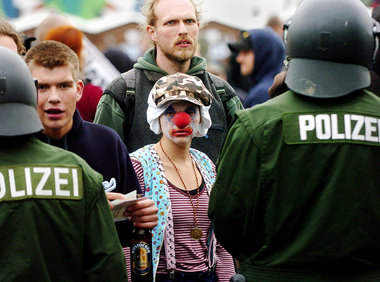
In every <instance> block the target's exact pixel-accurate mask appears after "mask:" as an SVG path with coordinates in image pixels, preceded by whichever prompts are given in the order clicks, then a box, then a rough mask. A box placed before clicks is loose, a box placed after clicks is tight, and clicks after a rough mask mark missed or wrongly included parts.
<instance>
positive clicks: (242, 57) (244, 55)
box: [236, 50, 255, 76]
mask: <svg viewBox="0 0 380 282" xmlns="http://www.w3.org/2000/svg"><path fill="white" fill-rule="evenodd" d="M236 62H238V63H239V64H240V73H241V75H244V76H247V75H250V74H251V73H253V70H254V67H255V53H254V52H253V50H241V51H240V52H239V55H238V56H237V57H236Z"/></svg>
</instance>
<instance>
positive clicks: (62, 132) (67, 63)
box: [25, 40, 157, 245]
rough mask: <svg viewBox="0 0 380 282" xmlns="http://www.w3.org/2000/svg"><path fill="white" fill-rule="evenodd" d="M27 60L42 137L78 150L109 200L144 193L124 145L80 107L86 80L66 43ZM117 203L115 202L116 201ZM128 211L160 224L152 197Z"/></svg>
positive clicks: (36, 50)
mask: <svg viewBox="0 0 380 282" xmlns="http://www.w3.org/2000/svg"><path fill="white" fill-rule="evenodd" d="M25 61H26V63H27V65H28V67H29V69H30V71H31V73H32V75H33V77H34V78H35V79H37V88H38V107H37V111H38V114H39V116H40V119H41V121H42V124H43V126H44V129H43V131H42V132H40V133H38V134H37V137H38V138H39V139H40V140H41V141H43V142H45V143H49V144H52V145H54V146H57V147H60V148H63V149H65V150H68V151H71V152H73V153H76V154H78V155H79V156H81V157H82V158H83V159H85V160H86V161H87V163H88V164H89V165H90V166H91V167H92V168H93V169H94V170H96V171H98V172H99V173H101V174H102V175H103V177H104V186H105V188H106V189H107V190H110V191H113V192H112V193H107V197H108V198H109V199H110V200H113V199H121V198H123V194H126V193H128V192H131V191H133V190H136V191H137V193H140V192H141V189H140V186H139V183H138V182H137V178H136V174H135V172H134V169H133V167H132V164H131V160H130V158H129V154H128V150H127V148H126V147H125V144H124V143H123V141H122V140H121V139H120V137H119V136H118V135H117V133H116V132H115V131H113V130H112V129H110V128H108V127H106V126H102V125H98V124H93V123H90V122H86V121H83V120H82V118H81V117H80V114H79V112H78V111H77V110H76V109H75V105H76V102H77V101H78V100H79V99H80V98H81V95H82V91H83V82H82V81H81V80H80V78H79V61H78V57H77V56H76V54H75V53H74V52H73V51H72V50H71V49H70V48H69V47H68V46H67V45H65V44H63V43H60V42H57V41H52V40H47V41H42V42H41V43H39V44H37V45H36V46H34V47H32V48H31V49H30V50H29V51H28V52H27V53H26V55H25ZM111 207H112V205H111ZM128 214H129V216H132V221H133V224H134V225H136V226H137V227H141V228H144V227H147V228H151V227H153V226H155V224H156V223H157V209H156V207H155V206H154V202H153V201H152V200H148V199H147V200H143V201H140V202H138V203H137V204H136V205H135V206H131V207H129V210H128ZM123 226H125V228H127V229H128V230H122V228H120V232H123V234H122V235H120V237H121V240H122V242H123V243H122V244H123V245H126V244H127V243H124V242H127V241H128V235H129V234H130V231H131V230H129V229H131V228H132V226H129V225H124V224H123Z"/></svg>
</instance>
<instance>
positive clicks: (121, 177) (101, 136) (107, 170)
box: [37, 110, 141, 194]
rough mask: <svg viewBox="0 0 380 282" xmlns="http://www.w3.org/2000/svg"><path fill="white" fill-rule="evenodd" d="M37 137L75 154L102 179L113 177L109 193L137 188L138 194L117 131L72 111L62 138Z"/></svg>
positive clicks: (139, 191)
mask: <svg viewBox="0 0 380 282" xmlns="http://www.w3.org/2000/svg"><path fill="white" fill-rule="evenodd" d="M37 138H38V139H40V140H41V141H43V142H45V143H48V144H51V145H54V146H57V147H60V148H63V149H65V150H67V151H70V152H73V153H75V154H77V155H79V156H80V157H82V158H83V159H84V160H85V161H86V162H87V163H88V164H89V165H90V166H91V168H93V169H94V170H96V171H97V172H99V173H100V174H102V175H103V177H104V180H105V181H110V180H111V179H112V178H114V179H115V180H116V189H115V190H114V191H113V192H119V193H123V194H126V193H128V192H130V191H133V190H137V193H141V188H140V185H139V184H138V180H137V177H136V174H135V171H134V169H133V166H132V163H131V160H130V158H129V153H128V150H127V148H126V146H125V144H124V143H123V141H122V140H121V139H120V137H119V136H118V135H117V133H116V132H115V131H114V130H112V129H110V128H108V127H106V126H104V125H99V124H93V123H90V122H87V121H84V120H83V119H82V118H81V116H80V114H79V112H78V110H76V111H75V113H74V123H73V127H72V129H71V130H70V131H69V133H68V134H66V136H64V138H62V139H61V140H59V141H55V140H52V139H50V138H49V137H48V136H46V135H45V134H43V133H38V134H37Z"/></svg>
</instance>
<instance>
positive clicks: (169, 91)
mask: <svg viewBox="0 0 380 282" xmlns="http://www.w3.org/2000/svg"><path fill="white" fill-rule="evenodd" d="M151 95H153V97H152V98H153V101H154V103H155V104H156V106H157V107H162V106H163V105H165V104H167V103H168V102H170V101H179V100H182V101H188V102H191V103H193V104H196V105H199V106H209V105H210V104H211V99H212V95H211V94H210V92H209V91H208V90H207V88H206V87H205V86H204V84H203V82H202V80H200V79H199V78H198V77H195V76H191V75H187V74H184V73H179V72H177V73H176V74H173V75H167V76H164V77H162V78H160V79H159V80H158V81H157V82H156V84H155V85H154V86H153V89H152V91H151Z"/></svg>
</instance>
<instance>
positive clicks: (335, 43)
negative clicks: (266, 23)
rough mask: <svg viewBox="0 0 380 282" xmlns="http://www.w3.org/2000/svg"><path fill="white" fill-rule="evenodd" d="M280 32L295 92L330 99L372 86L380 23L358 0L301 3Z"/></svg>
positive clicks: (288, 72)
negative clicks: (371, 80)
mask: <svg viewBox="0 0 380 282" xmlns="http://www.w3.org/2000/svg"><path fill="white" fill-rule="evenodd" d="M284 28H285V32H284V40H285V43H286V52H287V58H288V60H289V62H288V63H289V64H288V71H287V74H286V78H285V83H286V85H287V86H288V87H289V88H290V89H291V90H293V91H294V92H296V93H298V94H302V95H306V96H312V97H317V98H331V97H340V96H343V95H347V94H349V93H351V92H353V91H355V90H358V89H362V88H365V87H367V86H368V85H369V84H370V74H369V68H370V66H371V63H372V61H373V59H374V54H375V53H376V49H377V45H378V34H379V25H378V23H377V22H376V21H374V20H373V19H372V18H371V16H370V13H369V11H368V10H367V8H366V7H365V5H364V4H363V3H362V2H361V1H360V0H304V1H303V2H302V3H301V5H300V6H299V7H298V8H297V10H296V12H295V14H294V16H293V17H292V18H291V20H290V21H289V22H288V23H286V24H285V27H284Z"/></svg>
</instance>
